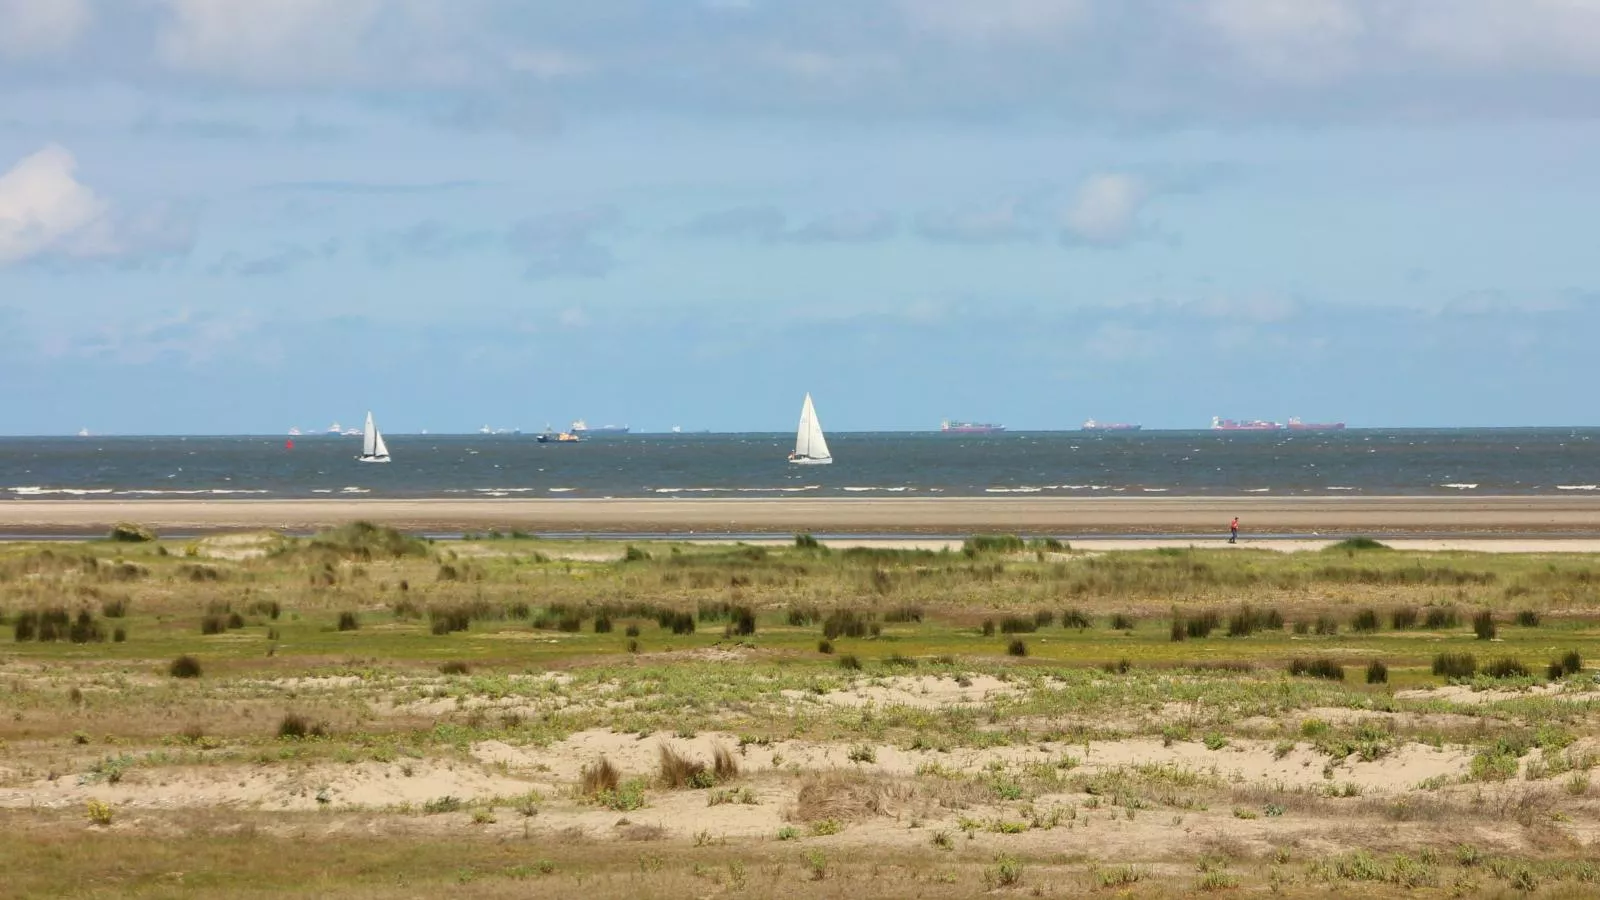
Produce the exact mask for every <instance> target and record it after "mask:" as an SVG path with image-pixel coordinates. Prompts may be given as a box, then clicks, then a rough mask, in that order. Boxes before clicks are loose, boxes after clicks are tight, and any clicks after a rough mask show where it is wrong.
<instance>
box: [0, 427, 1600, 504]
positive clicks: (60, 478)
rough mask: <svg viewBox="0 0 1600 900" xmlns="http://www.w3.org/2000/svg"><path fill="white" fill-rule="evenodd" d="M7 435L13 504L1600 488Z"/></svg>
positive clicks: (1490, 475) (1564, 435) (594, 448)
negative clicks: (368, 451)
mask: <svg viewBox="0 0 1600 900" xmlns="http://www.w3.org/2000/svg"><path fill="white" fill-rule="evenodd" d="M384 437H385V439H386V441H387V442H388V445H389V450H390V452H391V454H392V456H393V462H390V463H388V464H368V463H360V462H357V461H356V459H355V457H356V455H357V453H359V452H360V447H361V439H360V438H359V437H340V436H336V435H307V436H301V437H295V438H293V439H292V443H291V442H290V439H288V438H285V437H281V436H279V437H267V436H257V437H242V436H231V437H132V436H130V437H93V436H89V437H14V438H0V502H5V501H8V500H9V501H23V500H28V501H37V500H44V499H52V498H54V499H68V498H71V499H80V500H97V499H104V500H117V499H132V498H190V499H194V498H206V497H217V498H224V497H225V498H232V499H252V498H278V499H283V498H291V499H292V498H318V497H374V498H380V497H381V498H467V497H549V498H646V497H686V498H687V497H782V496H804V497H923V496H933V497H1041V496H1043V497H1090V496H1113V497H1114V496H1129V497H1133V496H1171V497H1204V496H1239V495H1266V496H1285V497H1304V496H1327V497H1332V496H1342V495H1369V496H1371V495H1404V496H1461V495H1472V494H1478V495H1489V494H1498V495H1506V494H1510V495H1561V494H1580V495H1581V494H1585V493H1588V492H1594V491H1600V428H1545V429H1455V430H1449V429H1445V430H1363V429H1352V430H1346V431H1337V432H1286V431H1284V432H1220V431H1142V432H1124V433H1103V432H1102V433H1096V432H1007V433H1002V434H990V435H950V434H942V433H938V432H932V433H907V432H893V433H837V434H832V435H829V437H828V443H829V445H830V448H831V449H832V451H833V455H834V464H833V465H830V466H795V465H789V464H788V463H787V462H786V461H785V457H786V455H787V453H788V451H789V449H790V448H791V447H792V446H793V443H794V436H793V435H792V434H627V435H620V434H617V435H596V436H592V437H590V438H588V439H586V440H584V441H583V442H581V443H576V444H553V443H552V444H541V443H539V442H538V441H537V440H535V438H534V436H533V435H512V434H501V435H404V434H397V435H387V434H386V435H384Z"/></svg>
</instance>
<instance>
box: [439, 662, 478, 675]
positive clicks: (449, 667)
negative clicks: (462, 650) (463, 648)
mask: <svg viewBox="0 0 1600 900" xmlns="http://www.w3.org/2000/svg"><path fill="white" fill-rule="evenodd" d="M471 671H472V667H471V666H469V665H467V664H466V663H464V662H462V661H461V660H459V659H453V660H450V661H448V662H442V663H440V664H439V674H441V675H466V674H468V673H469V672H471Z"/></svg>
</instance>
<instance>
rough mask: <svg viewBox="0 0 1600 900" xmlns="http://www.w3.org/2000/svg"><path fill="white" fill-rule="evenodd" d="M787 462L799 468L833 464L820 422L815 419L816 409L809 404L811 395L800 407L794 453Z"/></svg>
mask: <svg viewBox="0 0 1600 900" xmlns="http://www.w3.org/2000/svg"><path fill="white" fill-rule="evenodd" d="M789 462H792V463H794V464H795V465H800V466H825V465H828V464H829V463H832V462H833V454H832V453H829V452H828V440H827V438H824V437H823V436H822V422H821V421H820V420H819V419H817V408H816V406H814V405H812V403H811V394H810V393H807V394H806V402H805V404H804V405H803V406H801V407H800V429H799V431H797V432H796V433H795V437H794V452H792V453H790V454H789Z"/></svg>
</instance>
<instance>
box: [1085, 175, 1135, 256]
mask: <svg viewBox="0 0 1600 900" xmlns="http://www.w3.org/2000/svg"><path fill="white" fill-rule="evenodd" d="M1149 196H1150V191H1149V189H1148V187H1147V186H1146V185H1145V183H1144V182H1143V181H1141V180H1140V179H1138V178H1135V177H1134V176H1132V175H1123V174H1117V173H1110V174H1101V175H1094V176H1091V177H1090V178H1089V179H1088V180H1086V181H1084V183H1083V185H1082V186H1081V187H1079V188H1078V196H1077V199H1076V200H1074V201H1073V204H1072V207H1071V208H1070V209H1068V210H1067V216H1066V226H1067V231H1068V233H1069V236H1070V237H1072V238H1074V239H1076V240H1079V241H1083V242H1086V243H1091V244H1115V243H1118V242H1120V241H1124V240H1127V239H1128V238H1130V237H1132V236H1133V233H1134V228H1135V226H1136V225H1137V224H1138V219H1139V211H1140V210H1141V209H1143V207H1144V204H1145V201H1146V200H1147V199H1148V198H1149Z"/></svg>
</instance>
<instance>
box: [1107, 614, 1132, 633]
mask: <svg viewBox="0 0 1600 900" xmlns="http://www.w3.org/2000/svg"><path fill="white" fill-rule="evenodd" d="M1136 624H1138V620H1136V619H1134V617H1133V616H1130V615H1128V614H1126V613H1112V614H1111V630H1112V631H1132V630H1133V627H1134V625H1136Z"/></svg>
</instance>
